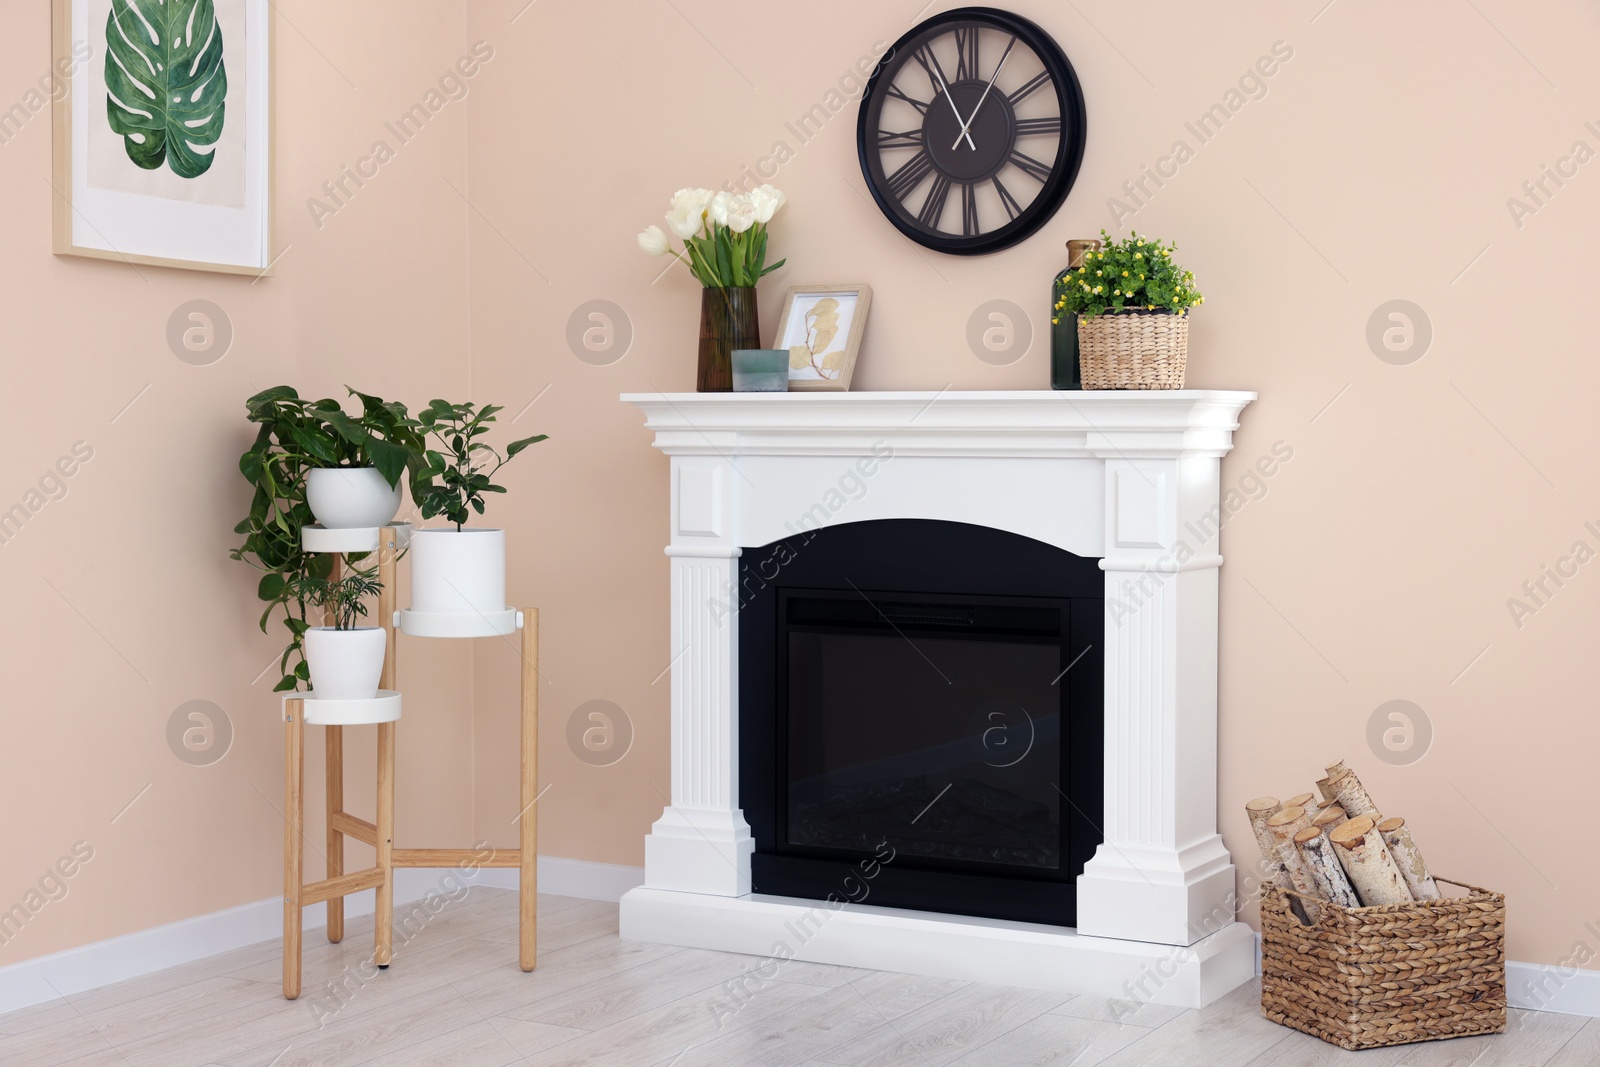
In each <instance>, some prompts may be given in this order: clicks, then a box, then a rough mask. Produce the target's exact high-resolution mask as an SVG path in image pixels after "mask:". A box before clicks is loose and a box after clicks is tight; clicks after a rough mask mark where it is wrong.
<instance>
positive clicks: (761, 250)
mask: <svg viewBox="0 0 1600 1067" xmlns="http://www.w3.org/2000/svg"><path fill="white" fill-rule="evenodd" d="M786 199H787V198H786V197H785V196H784V195H783V194H782V193H781V192H779V191H778V190H776V189H774V188H773V187H772V186H770V185H763V186H762V187H761V188H759V189H755V190H753V191H751V192H749V193H726V192H723V193H712V191H711V190H710V189H679V190H678V191H677V193H676V194H674V195H673V197H672V207H671V209H670V210H669V211H668V212H667V226H668V228H669V229H671V230H672V232H673V233H674V234H676V235H677V237H678V238H679V239H680V240H682V241H683V245H684V247H683V251H682V252H679V251H677V250H676V249H674V248H673V247H672V240H671V238H670V237H668V236H667V234H666V233H665V232H664V231H663V230H662V229H661V227H660V226H651V227H650V228H649V229H647V230H645V231H644V232H643V233H641V234H640V235H639V247H640V248H642V249H644V250H645V251H646V252H648V253H650V255H652V256H665V255H672V256H676V257H677V258H678V259H680V260H682V261H683V262H684V264H685V265H687V266H688V268H689V269H690V270H691V271H693V272H694V276H695V277H696V278H698V279H700V284H701V285H703V286H705V287H706V288H707V289H744V288H751V287H754V285H755V284H756V282H757V281H759V280H760V279H761V278H764V277H765V276H766V275H768V274H771V273H772V272H773V271H775V270H777V269H778V268H779V267H781V266H783V263H784V261H783V260H781V259H780V260H779V261H778V262H776V263H774V264H773V265H772V266H770V267H768V266H766V260H767V223H769V222H771V221H772V216H773V215H775V214H777V211H778V209H779V208H781V207H782V206H783V205H784V201H785V200H786Z"/></svg>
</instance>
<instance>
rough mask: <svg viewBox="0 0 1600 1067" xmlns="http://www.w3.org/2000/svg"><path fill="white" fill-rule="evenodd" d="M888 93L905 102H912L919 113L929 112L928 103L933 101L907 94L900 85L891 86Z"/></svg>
mask: <svg viewBox="0 0 1600 1067" xmlns="http://www.w3.org/2000/svg"><path fill="white" fill-rule="evenodd" d="M886 95H888V96H891V97H893V98H894V99H896V100H899V101H901V102H903V103H907V104H910V105H911V106H912V107H914V108H916V109H917V111H918V112H919V113H921V114H924V115H926V114H927V113H928V105H929V104H930V103H931V102H932V101H929V100H918V99H917V98H915V97H913V96H907V95H906V93H905V90H903V89H901V88H900V87H899V86H898V85H891V86H889V88H888V90H887V93H886Z"/></svg>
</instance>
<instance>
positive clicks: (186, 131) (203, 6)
mask: <svg viewBox="0 0 1600 1067" xmlns="http://www.w3.org/2000/svg"><path fill="white" fill-rule="evenodd" d="M227 98H228V71H227V68H226V67H225V66H224V65H223V62H222V27H221V26H219V25H217V12H216V8H215V7H214V5H213V2H212V0H111V15H110V17H109V18H107V19H106V114H107V116H108V117H109V118H110V120H111V128H112V130H114V131H116V132H117V133H119V134H121V135H122V138H123V145H124V147H126V148H127V150H128V158H129V159H131V160H133V161H134V163H136V164H138V165H139V166H141V167H143V168H144V169H145V170H156V169H157V168H159V167H160V166H161V164H163V163H168V162H170V163H171V164H172V171H173V173H174V174H177V175H178V176H179V177H181V178H198V177H199V176H200V175H202V174H204V173H205V172H206V171H208V170H210V169H211V163H212V161H213V160H214V159H215V158H216V145H217V139H218V138H220V137H221V136H222V123H223V118H224V114H225V112H226V111H227Z"/></svg>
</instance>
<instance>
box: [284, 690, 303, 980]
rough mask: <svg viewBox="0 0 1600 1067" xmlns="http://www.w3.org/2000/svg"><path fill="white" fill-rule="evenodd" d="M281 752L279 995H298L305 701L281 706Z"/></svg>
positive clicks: (289, 702) (292, 701)
mask: <svg viewBox="0 0 1600 1067" xmlns="http://www.w3.org/2000/svg"><path fill="white" fill-rule="evenodd" d="M284 714H285V716H286V717H287V720H288V721H287V722H286V723H285V724H284V725H285V730H284V748H283V815H284V823H283V995H284V996H285V997H286V998H287V999H289V1000H294V999H295V998H297V997H298V996H299V995H300V926H301V906H300V899H301V888H302V886H304V884H305V878H304V873H305V872H304V866H305V846H304V839H303V836H302V825H303V823H304V821H305V788H304V787H305V701H303V700H290V701H287V702H286V704H285V711H284Z"/></svg>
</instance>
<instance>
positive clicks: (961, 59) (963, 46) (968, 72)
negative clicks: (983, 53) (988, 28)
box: [955, 26, 983, 81]
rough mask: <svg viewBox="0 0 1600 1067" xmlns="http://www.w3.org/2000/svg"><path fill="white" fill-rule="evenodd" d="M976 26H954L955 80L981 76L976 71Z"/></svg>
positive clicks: (977, 32) (977, 31) (977, 30)
mask: <svg viewBox="0 0 1600 1067" xmlns="http://www.w3.org/2000/svg"><path fill="white" fill-rule="evenodd" d="M980 32H981V31H980V30H979V29H978V27H976V26H968V27H965V28H962V27H960V26H958V27H956V34H955V36H956V55H957V56H958V58H957V60H956V81H967V80H968V79H969V78H981V77H983V75H981V74H979V73H978V34H979V33H980Z"/></svg>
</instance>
